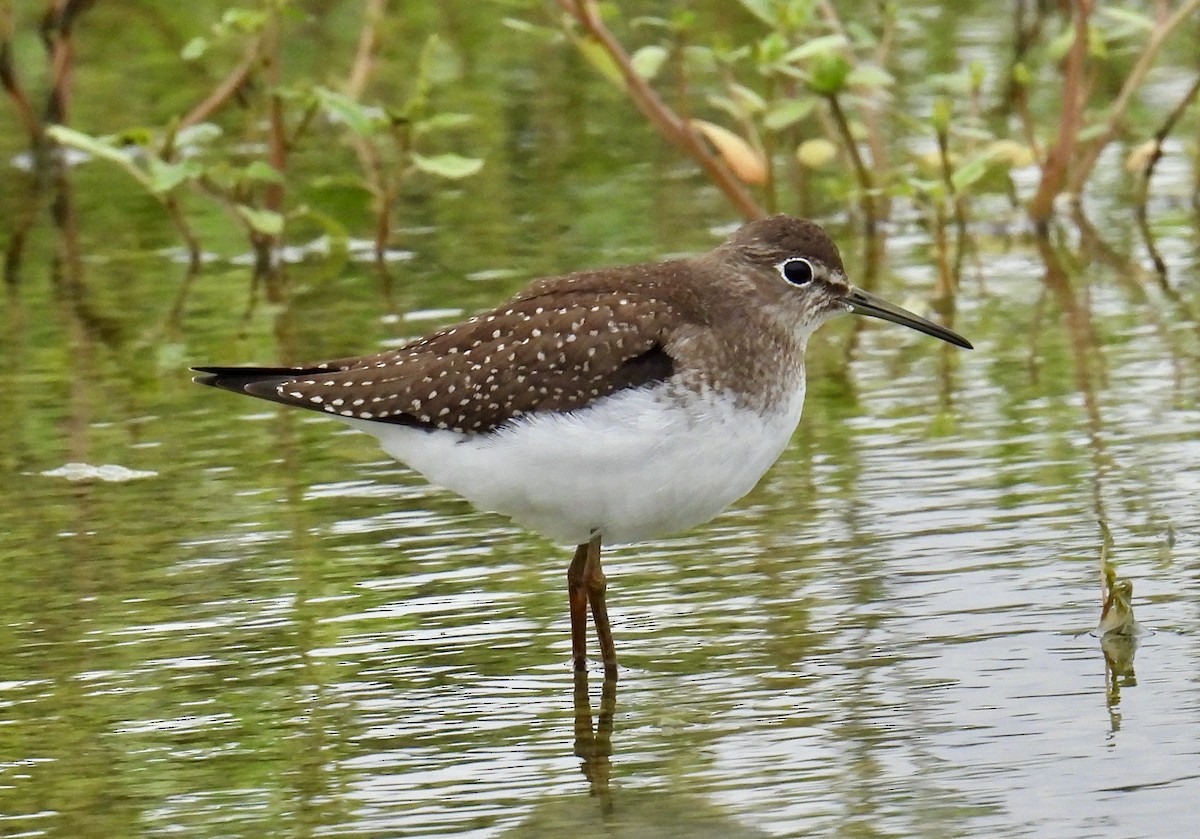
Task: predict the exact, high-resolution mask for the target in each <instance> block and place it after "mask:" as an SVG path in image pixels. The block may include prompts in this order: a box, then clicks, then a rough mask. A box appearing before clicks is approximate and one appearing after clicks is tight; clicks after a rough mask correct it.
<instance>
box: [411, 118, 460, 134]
mask: <svg viewBox="0 0 1200 839" xmlns="http://www.w3.org/2000/svg"><path fill="white" fill-rule="evenodd" d="M474 121H475V117H474V116H473V115H472V114H454V113H447V114H434V115H433V116H431V117H427V118H425V119H423V120H421V121H420V122H418V123H417V124H416V125H415V126H413V127H414V128H415V129H416V130H417V132H419V133H422V134H426V133H429V132H432V131H451V130H453V129H455V128H462V127H464V126H467V125H470V124H471V123H472V122H474Z"/></svg>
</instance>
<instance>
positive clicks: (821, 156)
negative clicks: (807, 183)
mask: <svg viewBox="0 0 1200 839" xmlns="http://www.w3.org/2000/svg"><path fill="white" fill-rule="evenodd" d="M837 153H838V150H837V146H836V145H834V144H833V143H832V142H830V141H829V140H826V139H825V138H824V137H817V138H815V139H812V140H805V141H804V142H803V143H801V144H800V145H798V146H797V147H796V160H797V161H799V163H800V165H801V166H807V167H808V168H809V169H820V168H821V167H822V166H826V165H828V164H829V163H831V162H833V161H834V160H835V159H836V158H837Z"/></svg>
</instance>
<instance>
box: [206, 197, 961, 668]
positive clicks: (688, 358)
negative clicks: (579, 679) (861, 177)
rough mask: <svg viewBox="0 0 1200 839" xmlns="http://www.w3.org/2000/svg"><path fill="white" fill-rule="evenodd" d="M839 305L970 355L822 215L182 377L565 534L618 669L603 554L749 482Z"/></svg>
mask: <svg viewBox="0 0 1200 839" xmlns="http://www.w3.org/2000/svg"><path fill="white" fill-rule="evenodd" d="M846 313H857V314H861V315H868V316H871V317H875V318H880V319H883V320H886V321H892V322H894V323H897V324H901V325H904V326H908V327H911V328H912V329H915V330H918V331H920V332H923V333H925V334H927V335H930V336H932V337H935V338H939V339H941V340H943V341H946V342H948V343H950V344H954V345H956V346H958V347H962V348H964V349H971V348H972V347H971V344H970V342H968V341H967V340H966V339H965V338H963V337H962V336H961V335H959V334H958V333H956V332H954V331H952V330H951V329H948V328H946V327H944V326H941V325H939V324H936V323H934V322H932V321H930V320H927V319H925V318H923V317H920V316H918V315H916V314H914V313H912V312H910V311H908V310H906V309H903V308H901V307H899V306H896V305H894V304H892V303H889V302H887V301H886V300H883V299H881V298H879V297H877V296H876V295H874V294H871V293H870V292H867V291H865V290H863V289H860V288H856V287H854V286H852V285H851V284H850V283H849V281H848V279H847V276H846V270H845V267H844V265H843V263H842V258H841V255H840V252H839V251H838V248H837V245H836V244H835V243H834V242H833V240H832V239H831V238H830V236H829V235H828V233H826V231H825V230H824V229H823V228H822V227H821V226H820V225H819V224H817V223H816V222H813V221H810V220H807V219H801V218H797V217H794V216H789V215H774V216H770V217H766V218H762V219H758V220H754V221H750V222H747V223H746V224H744V225H743V226H741V227H740V228H738V229H737V230H736V231H735V232H733V233H732V235H730V236H729V237H728V238H727V239H726V240H725V241H724V242H723V243H722V244H720V245H719V246H717V247H716V248H715V249H713V250H711V251H708V252H706V253H702V254H699V255H696V256H690V257H682V258H675V259H669V260H665V261H660V262H647V263H641V264H635V265H627V266H621V267H610V268H601V269H593V270H584V271H577V272H574V273H570V274H566V275H563V276H556V277H548V278H544V279H538V280H535V281H533V282H532V283H531V284H530V285H528V286H527V287H526V288H525V289H524V290H523V291H521V292H519V293H518V294H517V295H516V296H515V297H512V298H511V299H509V300H508V301H507V302H504V303H502V304H500V305H499V306H498V307H496V308H495V309H492V310H491V311H486V312H483V313H481V314H477V315H475V316H474V317H471V318H470V319H468V320H465V321H463V322H461V323H456V324H454V325H451V326H447V327H445V328H443V329H439V330H437V331H435V332H433V333H432V334H430V335H427V336H425V337H423V338H420V339H417V340H414V341H412V342H410V343H408V344H406V345H404V346H401V347H398V348H393V349H388V350H385V351H383V352H377V353H373V354H369V355H363V356H356V357H351V358H340V359H335V360H331V361H323V362H319V363H314V364H310V365H307V366H300V367H244V366H240V367H239V366H233V367H225V366H200V367H194V368H192V369H193V370H194V371H195V372H196V373H199V374H200V375H198V376H196V377H195V379H194V381H196V382H198V383H200V384H204V385H210V386H213V387H216V388H221V389H224V390H228V391H232V392H234V393H239V394H244V395H249V396H253V397H257V398H259V399H265V400H268V401H271V402H277V403H281V404H283V405H288V406H293V407H297V408H305V409H308V410H310V411H317V412H321V413H325V414H328V415H329V416H331V417H334V418H337V419H339V420H341V421H343V422H345V423H348V424H349V425H351V426H353V427H354V428H356V429H359V430H361V431H365V432H367V433H368V434H371V435H373V436H374V437H376V438H377V439H378V441H379V443H380V445H381V446H382V448H383V449H384V450H385V451H386V452H387V453H388V454H389V455H391V456H392V457H394V458H396V459H397V460H399V461H401V462H403V463H405V464H407V465H408V466H409V467H410V468H412V469H414V470H416V471H417V472H419V473H421V474H422V475H423V476H424V477H425V478H426V479H427V480H429V481H430V482H431V483H433V484H435V485H438V486H441V487H443V488H446V489H449V490H451V491H453V492H455V493H457V494H458V495H460V496H462V497H463V498H465V499H467V500H468V501H469V502H471V503H472V504H474V505H475V506H476V507H478V508H480V509H482V510H486V511H491V512H495V513H500V514H503V515H505V516H507V517H509V518H510V519H512V520H513V521H514V522H516V523H517V524H520V525H522V526H523V527H526V528H528V529H530V530H533V531H535V532H538V533H540V534H542V535H543V536H545V537H548V538H549V539H551V540H553V541H556V542H559V543H566V544H570V545H575V546H576V548H575V553H574V556H573V557H572V559H571V562H570V565H569V566H568V569H567V600H568V607H569V614H570V625H571V652H572V661H573V665H574V668H575V669H576V670H577V671H584V670H586V667H587V616H588V611H589V609H590V611H591V616H592V623H593V624H594V627H595V631H596V638H597V641H598V646H599V650H600V657H601V660H602V662H603V667H604V674H605V678H606V679H615V678H616V677H617V655H616V647H615V643H614V641H613V635H612V630H611V626H610V621H609V616H608V607H607V600H606V596H605V592H606V588H607V584H606V577H605V575H604V571H603V567H602V564H601V548H602V546H603V545H613V544H628V543H635V542H640V541H644V540H646V539H650V538H655V537H659V536H664V535H668V534H671V533H676V532H679V531H683V530H686V529H688V528H690V527H693V526H695V525H698V524H701V523H703V522H706V521H708V520H710V519H712V518H714V517H715V516H717V515H718V514H719V513H721V512H722V511H723V510H725V509H726V508H727V507H728V506H729V505H730V504H732V503H733V502H735V501H736V500H738V499H739V498H741V497H742V496H743V495H745V494H746V493H748V492H749V491H750V490H751V489H753V488H754V486H755V485H756V484H757V483H758V481H759V479H760V478H761V477H762V476H763V475H764V474H765V473H766V471H767V470H768V469H769V468H770V467H771V465H772V464H773V463H774V462H775V461H776V459H778V457H779V456H780V454H781V453H782V452H783V450H784V448H785V447H786V446H787V444H788V442H789V440H790V438H791V436H792V433H793V432H794V431H795V429H796V427H797V426H798V424H799V422H800V415H801V410H802V407H803V403H804V392H805V371H804V354H805V348H806V346H807V343H808V340H809V337H810V336H811V335H812V333H813V331H814V330H815V329H816V328H817V327H818V326H820V325H821V324H823V323H825V322H826V321H828V320H829V319H831V318H833V317H836V316H838V315H842V314H846Z"/></svg>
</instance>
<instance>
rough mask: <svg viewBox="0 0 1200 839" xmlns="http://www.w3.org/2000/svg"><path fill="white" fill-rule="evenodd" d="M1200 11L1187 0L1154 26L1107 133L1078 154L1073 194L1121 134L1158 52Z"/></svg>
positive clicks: (1199, 1)
mask: <svg viewBox="0 0 1200 839" xmlns="http://www.w3.org/2000/svg"><path fill="white" fill-rule="evenodd" d="M1088 5H1089V7H1090V5H1091V0H1088ZM1197 10H1200V0H1185V2H1183V3H1181V4H1180V6H1179V8H1177V9H1176V10H1175V11H1174V12H1172V13H1171V14H1170V16H1168V17H1167V18H1166V19H1165V20H1163V21H1162V22H1161V23H1160V24H1158V25H1157V26H1155V27H1154V31H1153V32H1151V33H1150V39H1149V40H1148V41H1147V42H1146V46H1145V48H1144V49H1143V50H1142V51H1141V53H1140V54H1139V55H1138V60H1137V63H1136V64H1134V65H1133V69H1132V70H1130V71H1129V75H1128V76H1126V78H1125V82H1124V83H1123V84H1122V85H1121V90H1120V92H1119V93H1118V94H1117V98H1116V99H1114V100H1113V103H1112V106H1111V107H1110V108H1109V111H1108V113H1109V117H1108V124H1107V125H1106V126H1105V129H1104V133H1102V134H1101V135H1100V136H1098V137H1096V138H1095V139H1094V140H1091V141H1089V142H1088V143H1086V144H1085V145H1084V146H1083V148H1082V149H1081V150H1080V153H1079V154H1078V155H1077V161H1076V164H1075V168H1074V171H1073V172H1072V173H1071V182H1070V189H1071V191H1072V192H1080V191H1082V189H1083V185H1084V183H1086V182H1087V179H1088V176H1090V175H1091V173H1092V169H1093V168H1095V166H1096V161H1097V160H1099V158H1100V154H1101V153H1102V152H1103V151H1104V149H1105V147H1106V146H1108V144H1109V143H1111V142H1112V141H1113V140H1114V139H1116V137H1117V135H1118V134H1119V133H1120V131H1121V129H1122V127H1123V126H1124V124H1125V114H1126V112H1127V111H1128V110H1129V104H1130V102H1131V101H1132V100H1133V94H1134V93H1135V92H1136V91H1137V89H1138V88H1139V87H1141V85H1142V82H1143V81H1144V80H1145V78H1146V74H1147V73H1149V72H1150V69H1151V67H1152V66H1153V65H1154V60H1155V58H1157V57H1158V53H1159V51H1160V50H1161V49H1162V46H1163V44H1164V43H1165V42H1166V40H1167V38H1168V37H1170V35H1171V33H1172V32H1174V31H1175V30H1176V29H1178V28H1179V27H1180V26H1181V25H1183V24H1184V23H1186V22H1187V21H1188V20H1189V19H1190V18H1191V17H1192V15H1194V14H1195V13H1196V11H1197Z"/></svg>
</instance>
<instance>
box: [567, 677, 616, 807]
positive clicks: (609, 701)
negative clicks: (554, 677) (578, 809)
mask: <svg viewBox="0 0 1200 839" xmlns="http://www.w3.org/2000/svg"><path fill="white" fill-rule="evenodd" d="M616 711H617V680H616V679H615V678H613V677H611V676H607V675H606V676H605V678H604V683H603V685H602V687H601V688H600V712H599V714H598V715H597V716H596V722H595V726H594V727H593V725H592V703H591V698H590V696H589V692H588V676H587V671H586V670H576V671H575V756H576V757H578V758H579V759H580V760H581V761H582V762H581V763H580V767H579V768H580V770H581V771H582V772H583V776H584V777H585V778H587V780H588V789H589V792H590V794H591V795H592V796H594V797H595V798H597V799H598V800H599V801H600V810H601V812H603V813H611V812H612V792H611V790H610V789H609V777H610V775H611V772H612V763H611V761H610V760H609V758H610V757H611V756H612V735H613V717H614V715H615V714H616Z"/></svg>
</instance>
